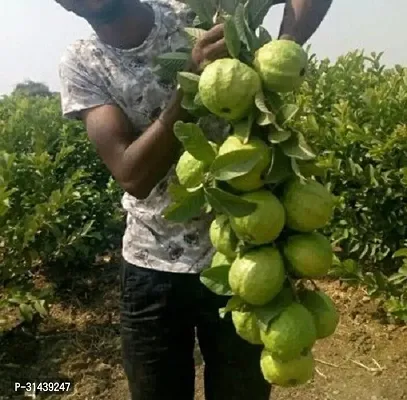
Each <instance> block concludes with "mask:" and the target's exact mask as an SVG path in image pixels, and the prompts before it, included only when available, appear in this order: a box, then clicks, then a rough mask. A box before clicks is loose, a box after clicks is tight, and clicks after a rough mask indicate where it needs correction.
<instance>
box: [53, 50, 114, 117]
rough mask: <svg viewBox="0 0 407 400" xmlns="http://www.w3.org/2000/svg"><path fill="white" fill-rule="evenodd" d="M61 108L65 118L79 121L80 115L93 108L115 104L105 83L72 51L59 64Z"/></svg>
mask: <svg viewBox="0 0 407 400" xmlns="http://www.w3.org/2000/svg"><path fill="white" fill-rule="evenodd" d="M59 78H60V86H61V106H62V113H63V115H64V116H65V117H67V118H71V119H78V118H79V117H80V113H81V112H82V111H84V110H88V109H90V108H93V107H97V106H101V105H106V104H113V103H114V102H113V101H112V99H111V97H110V96H109V94H108V92H107V91H106V90H105V88H104V85H103V81H102V79H101V78H100V77H98V76H97V74H96V73H95V72H92V71H91V70H89V69H87V66H86V63H85V62H84V61H83V60H82V59H81V56H80V55H79V54H76V53H75V51H73V50H72V49H68V50H67V51H66V53H65V54H64V56H63V57H62V59H61V62H60V64H59Z"/></svg>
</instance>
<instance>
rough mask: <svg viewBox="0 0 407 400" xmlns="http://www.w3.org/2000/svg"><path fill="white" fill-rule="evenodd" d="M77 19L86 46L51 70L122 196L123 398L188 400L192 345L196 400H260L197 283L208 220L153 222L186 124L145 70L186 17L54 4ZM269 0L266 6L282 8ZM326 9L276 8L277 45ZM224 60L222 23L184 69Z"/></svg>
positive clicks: (247, 356) (213, 303)
mask: <svg viewBox="0 0 407 400" xmlns="http://www.w3.org/2000/svg"><path fill="white" fill-rule="evenodd" d="M56 1H57V2H58V3H59V4H60V5H62V7H64V8H65V9H66V10H68V11H70V12H73V13H74V14H76V15H77V16H79V17H82V18H84V19H85V20H86V21H87V22H88V23H89V24H90V25H91V27H92V28H93V30H94V32H93V34H92V36H91V37H90V38H88V39H85V40H79V41H77V42H75V43H74V44H72V45H71V46H69V47H68V49H67V50H66V52H65V53H64V55H63V56H62V59H61V63H60V69H59V71H60V80H61V102H62V109H63V114H64V115H65V116H66V117H67V118H74V119H80V120H81V121H83V123H84V125H85V127H86V131H87V134H88V136H89V139H90V141H91V142H92V143H93V144H94V146H95V147H96V149H97V152H98V154H99V156H100V157H101V159H102V160H103V162H104V163H105V165H106V166H107V168H108V169H109V170H110V172H111V174H112V176H113V177H114V178H115V180H116V181H117V182H118V184H119V185H120V186H121V188H122V189H123V191H124V195H123V200H122V205H123V208H124V210H125V211H126V213H127V226H126V230H125V232H124V236H123V246H122V255H123V264H122V266H121V270H120V315H121V338H122V353H123V365H124V371H125V374H126V377H127V381H128V386H129V391H130V393H131V399H132V400H162V399H167V400H192V399H193V398H194V377H195V367H194V346H195V338H196V337H197V339H198V343H199V347H200V350H201V353H202V356H203V360H204V390H205V396H206V399H207V400H249V399H250V400H252V399H253V400H263V399H264V400H266V399H268V398H269V396H270V392H271V387H270V385H269V384H268V383H267V382H266V381H265V380H264V378H263V376H262V374H261V370H260V365H259V360H260V353H261V346H255V345H251V344H249V343H247V342H245V341H244V340H243V339H241V338H240V337H239V336H238V335H237V334H236V332H235V330H234V327H233V324H232V322H231V318H230V316H228V317H227V318H225V319H222V318H220V316H219V311H218V310H219V308H221V307H223V306H224V305H225V302H226V300H227V298H225V297H221V296H216V295H215V294H213V293H212V292H210V291H209V290H208V289H207V288H206V287H205V286H204V285H203V284H201V282H200V278H199V272H200V271H202V269H203V268H205V267H206V266H207V265H209V264H210V261H211V257H212V249H211V247H212V246H211V243H210V240H209V235H208V229H209V219H208V217H206V216H205V217H202V218H199V219H196V220H193V221H191V222H188V223H185V224H179V223H172V222H169V221H168V220H166V219H165V218H164V217H162V216H161V215H162V212H163V210H164V209H165V208H166V206H167V205H168V204H169V196H168V191H167V186H168V182H169V180H170V179H171V177H173V176H174V164H175V163H176V161H177V159H178V157H179V154H180V143H179V141H178V140H177V139H176V138H175V136H174V134H173V131H172V128H173V125H174V123H175V122H176V121H178V120H183V121H186V120H187V119H188V116H187V115H186V114H185V113H184V112H183V110H182V107H181V100H182V92H181V91H180V90H179V89H177V88H176V87H175V86H171V85H168V84H167V83H163V82H162V81H161V80H160V79H159V78H158V77H157V76H156V75H155V73H154V72H153V65H154V59H155V57H156V56H157V55H160V54H162V53H164V52H168V51H175V50H177V49H180V48H183V47H185V44H186V42H185V39H184V36H183V35H182V29H183V27H185V26H187V25H190V24H191V23H192V20H193V18H194V14H193V13H192V12H191V11H190V10H189V8H188V7H187V6H186V5H185V4H182V3H181V2H176V1H174V0H145V1H140V0H56ZM284 2H285V1H281V0H279V1H278V2H276V3H284ZM330 4H331V0H287V1H286V5H285V11H284V16H283V20H282V23H281V30H280V38H285V39H289V40H294V41H296V42H298V43H299V44H301V45H302V44H304V43H305V42H306V41H307V40H308V39H309V38H310V37H311V36H312V34H313V33H314V32H315V30H316V29H317V28H318V26H319V25H320V23H321V21H322V20H323V18H324V16H325V14H326V13H327V11H328V9H329V7H330ZM225 56H227V50H226V46H225V40H224V37H223V25H222V24H218V25H216V26H214V27H213V28H212V29H210V30H208V31H207V33H206V34H205V35H204V36H203V37H202V38H201V39H200V40H199V41H198V42H197V43H196V45H195V47H194V48H193V51H192V55H191V64H190V67H191V68H190V70H191V71H195V72H199V71H200V68H201V66H202V63H203V62H204V61H213V60H215V59H218V58H221V57H225Z"/></svg>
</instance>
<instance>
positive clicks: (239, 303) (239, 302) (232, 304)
mask: <svg viewBox="0 0 407 400" xmlns="http://www.w3.org/2000/svg"><path fill="white" fill-rule="evenodd" d="M244 306H245V301H244V300H243V299H242V298H240V297H239V296H233V297H232V298H230V299H229V301H228V302H227V303H226V306H225V307H223V308H221V309H220V310H219V315H220V317H221V318H225V316H226V314H227V313H230V312H232V311H235V310H240V309H242V308H243V307H244Z"/></svg>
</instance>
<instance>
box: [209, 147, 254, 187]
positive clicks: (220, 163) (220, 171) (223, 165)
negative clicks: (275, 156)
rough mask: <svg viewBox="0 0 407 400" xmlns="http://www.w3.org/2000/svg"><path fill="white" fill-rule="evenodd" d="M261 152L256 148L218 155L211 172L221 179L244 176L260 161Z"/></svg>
mask: <svg viewBox="0 0 407 400" xmlns="http://www.w3.org/2000/svg"><path fill="white" fill-rule="evenodd" d="M260 159H261V154H260V153H259V151H258V150H256V149H242V150H236V151H232V152H230V153H226V154H222V155H221V156H217V157H216V158H215V161H214V162H213V163H212V165H211V168H210V172H211V173H212V175H213V176H214V177H215V178H216V179H217V180H220V181H228V180H230V179H233V178H236V177H238V176H242V175H245V174H247V173H248V172H250V171H251V170H252V169H253V168H254V167H255V166H256V164H257V163H258V162H259V161H260Z"/></svg>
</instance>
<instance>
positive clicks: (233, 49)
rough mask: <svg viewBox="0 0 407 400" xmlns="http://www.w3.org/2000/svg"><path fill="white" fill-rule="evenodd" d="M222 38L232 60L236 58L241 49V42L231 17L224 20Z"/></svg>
mask: <svg viewBox="0 0 407 400" xmlns="http://www.w3.org/2000/svg"><path fill="white" fill-rule="evenodd" d="M224 36H225V41H226V47H227V49H228V51H229V54H230V55H231V56H232V57H233V58H238V57H239V54H240V49H241V48H242V42H241V41H240V38H239V34H238V32H237V28H236V24H235V21H234V19H233V18H232V17H227V18H226V20H225V25H224Z"/></svg>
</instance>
